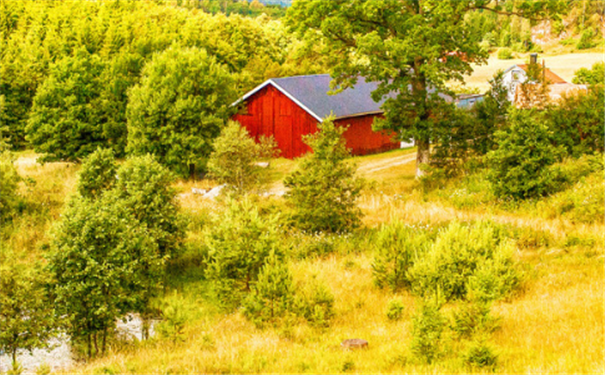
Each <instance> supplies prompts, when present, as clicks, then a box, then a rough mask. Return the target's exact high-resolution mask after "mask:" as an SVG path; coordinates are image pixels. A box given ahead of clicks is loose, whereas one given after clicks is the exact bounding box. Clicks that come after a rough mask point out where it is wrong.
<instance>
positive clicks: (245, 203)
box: [204, 198, 282, 309]
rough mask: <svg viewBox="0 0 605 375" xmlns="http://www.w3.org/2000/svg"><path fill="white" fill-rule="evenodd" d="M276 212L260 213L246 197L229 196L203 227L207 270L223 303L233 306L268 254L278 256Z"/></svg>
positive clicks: (241, 298) (247, 289)
mask: <svg viewBox="0 0 605 375" xmlns="http://www.w3.org/2000/svg"><path fill="white" fill-rule="evenodd" d="M278 220H279V217H278V216H277V215H274V216H269V217H262V216H261V215H260V213H259V211H258V208H257V207H255V206H254V205H253V204H252V202H251V201H250V200H249V199H247V198H246V199H244V200H242V201H241V202H239V201H235V200H231V201H229V203H228V206H227V210H226V211H225V212H224V214H223V215H222V216H221V217H217V218H216V219H215V220H214V224H213V225H211V226H209V227H208V229H207V230H206V231H205V234H204V239H205V244H206V246H207V247H208V258H209V259H208V270H207V272H206V275H207V277H208V279H209V280H211V281H212V283H213V286H214V289H215V292H216V293H217V296H218V297H219V300H220V302H221V304H222V305H223V307H225V308H227V309H234V308H236V307H238V306H240V304H241V303H242V301H243V300H244V298H245V296H246V294H247V293H249V292H250V291H252V289H253V286H254V284H255V283H256V282H257V280H258V276H259V274H260V272H261V269H262V267H263V265H264V264H265V263H266V261H267V259H268V257H269V256H270V255H271V254H275V255H277V256H281V255H282V252H281V249H280V246H279V245H280V244H279V233H278Z"/></svg>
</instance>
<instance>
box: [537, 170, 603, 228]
mask: <svg viewBox="0 0 605 375" xmlns="http://www.w3.org/2000/svg"><path fill="white" fill-rule="evenodd" d="M603 202H605V184H604V183H603V173H600V172H597V173H593V174H591V175H590V176H588V177H585V178H580V180H579V181H578V182H577V183H576V184H574V185H573V186H572V187H571V188H570V189H567V190H565V191H562V192H559V193H557V194H554V195H552V196H550V197H548V199H546V200H544V201H541V202H539V203H538V206H537V211H538V212H540V213H541V214H542V216H544V217H546V218H548V219H551V218H559V217H560V218H564V219H568V220H570V221H571V222H573V223H603V220H604V217H605V206H604V205H603Z"/></svg>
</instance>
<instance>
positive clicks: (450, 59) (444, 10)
mask: <svg viewBox="0 0 605 375" xmlns="http://www.w3.org/2000/svg"><path fill="white" fill-rule="evenodd" d="M502 3H504V2H498V1H496V2H492V1H491V0H439V1H437V0H404V1H401V0H353V1H350V0H334V1H323V0H307V1H298V2H295V3H294V4H293V5H292V7H291V8H290V9H289V10H288V15H287V23H288V24H289V25H290V27H291V28H292V29H293V30H296V31H298V33H299V34H301V35H302V34H304V35H306V37H307V38H319V39H321V40H323V41H324V42H325V46H326V48H325V49H324V53H326V54H329V56H330V57H331V58H332V59H331V60H332V61H331V62H332V76H333V77H334V81H333V84H334V86H335V87H349V86H352V85H354V84H355V82H356V81H357V79H358V77H359V76H363V77H365V79H366V80H368V81H376V82H378V88H377V89H376V90H375V91H374V92H373V93H372V98H373V99H374V100H375V101H379V100H380V99H386V100H385V102H384V104H383V106H382V109H384V110H385V117H386V119H385V121H383V122H381V123H379V127H380V128H389V129H393V130H395V131H396V132H397V133H399V134H400V136H401V137H402V139H409V138H413V139H414V140H415V143H416V145H417V147H418V153H417V172H416V175H417V176H419V175H421V174H422V168H421V166H422V164H425V163H427V162H428V161H429V147H430V142H431V138H432V135H433V134H432V132H433V127H434V124H435V121H438V120H440V119H439V116H438V115H439V113H440V110H439V108H440V107H441V105H442V104H443V103H444V101H445V99H444V97H442V96H440V95H438V94H437V92H447V90H446V89H445V86H444V84H445V82H447V81H450V80H458V81H462V80H463V75H464V74H469V73H471V72H472V67H471V64H472V63H484V62H485V61H486V58H487V56H488V55H487V52H486V51H484V50H483V49H482V48H481V47H480V42H481V40H482V38H483V35H482V33H481V30H480V28H476V27H472V25H470V24H468V22H467V19H466V15H467V14H470V13H471V12H474V11H476V10H483V11H489V12H496V13H502V14H515V15H519V16H522V17H544V16H546V15H549V14H556V12H558V11H560V10H561V8H562V2H561V1H559V0H539V1H529V0H523V1H517V2H515V3H514V4H513V3H512V2H506V3H505V4H502Z"/></svg>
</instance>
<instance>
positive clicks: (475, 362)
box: [462, 339, 498, 370]
mask: <svg viewBox="0 0 605 375" xmlns="http://www.w3.org/2000/svg"><path fill="white" fill-rule="evenodd" d="M462 360H463V361H464V363H466V364H467V365H468V366H471V367H479V368H489V369H492V370H493V369H494V368H495V367H496V366H497V365H498V355H497V354H496V353H495V352H494V349H492V347H491V346H490V345H488V344H487V343H486V341H485V339H480V340H477V341H473V342H472V343H471V344H470V346H469V347H468V349H467V351H466V352H465V353H463V355H462Z"/></svg>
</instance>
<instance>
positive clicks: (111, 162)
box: [78, 148, 117, 198]
mask: <svg viewBox="0 0 605 375" xmlns="http://www.w3.org/2000/svg"><path fill="white" fill-rule="evenodd" d="M116 169H117V166H116V161H115V158H114V156H113V152H112V151H111V150H110V149H102V148H98V149H97V150H96V151H95V152H93V153H92V154H90V155H88V156H87V157H86V159H84V161H83V163H82V168H81V169H80V173H79V174H78V177H79V178H78V193H80V195H81V196H83V197H85V198H98V197H99V196H100V195H101V194H102V193H103V192H104V191H106V190H108V189H110V188H111V187H112V186H113V185H114V183H115V181H116Z"/></svg>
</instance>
